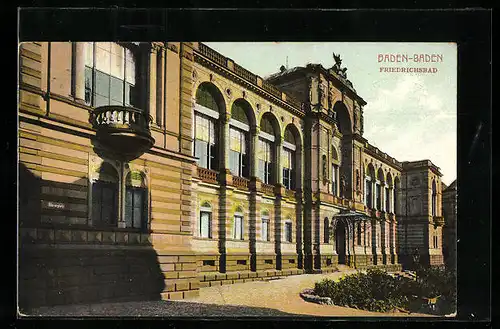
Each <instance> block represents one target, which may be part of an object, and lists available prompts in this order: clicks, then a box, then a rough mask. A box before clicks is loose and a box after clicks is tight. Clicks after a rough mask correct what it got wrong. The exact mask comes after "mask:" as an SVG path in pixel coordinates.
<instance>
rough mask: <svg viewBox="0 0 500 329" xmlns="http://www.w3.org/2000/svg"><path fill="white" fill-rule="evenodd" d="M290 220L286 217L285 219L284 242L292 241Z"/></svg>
mask: <svg viewBox="0 0 500 329" xmlns="http://www.w3.org/2000/svg"><path fill="white" fill-rule="evenodd" d="M292 235H293V234H292V220H291V219H287V220H286V221H285V241H286V242H292V241H293V237H292Z"/></svg>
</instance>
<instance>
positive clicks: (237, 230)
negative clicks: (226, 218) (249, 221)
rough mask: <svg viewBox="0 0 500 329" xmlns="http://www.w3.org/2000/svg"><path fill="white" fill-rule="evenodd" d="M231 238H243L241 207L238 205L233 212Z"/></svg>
mask: <svg viewBox="0 0 500 329" xmlns="http://www.w3.org/2000/svg"><path fill="white" fill-rule="evenodd" d="M232 235H233V239H235V240H243V239H244V236H243V209H242V208H241V207H238V208H237V209H236V211H235V213H234V223H233V234H232Z"/></svg>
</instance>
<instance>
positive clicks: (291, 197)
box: [285, 189, 295, 200]
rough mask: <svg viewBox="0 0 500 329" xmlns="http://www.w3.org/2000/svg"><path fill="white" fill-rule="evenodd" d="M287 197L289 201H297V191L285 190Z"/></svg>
mask: <svg viewBox="0 0 500 329" xmlns="http://www.w3.org/2000/svg"><path fill="white" fill-rule="evenodd" d="M285 196H286V197H287V198H289V199H293V200H295V191H294V190H289V189H285Z"/></svg>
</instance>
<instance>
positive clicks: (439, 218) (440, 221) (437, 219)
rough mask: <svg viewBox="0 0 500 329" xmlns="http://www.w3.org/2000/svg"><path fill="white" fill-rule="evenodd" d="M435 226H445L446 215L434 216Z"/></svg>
mask: <svg viewBox="0 0 500 329" xmlns="http://www.w3.org/2000/svg"><path fill="white" fill-rule="evenodd" d="M433 221H434V225H435V226H443V225H444V217H443V216H434V217H433Z"/></svg>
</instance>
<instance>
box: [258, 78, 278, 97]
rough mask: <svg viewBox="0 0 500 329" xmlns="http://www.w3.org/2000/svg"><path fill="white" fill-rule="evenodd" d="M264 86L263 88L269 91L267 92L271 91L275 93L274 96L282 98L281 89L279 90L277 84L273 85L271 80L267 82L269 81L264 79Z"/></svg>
mask: <svg viewBox="0 0 500 329" xmlns="http://www.w3.org/2000/svg"><path fill="white" fill-rule="evenodd" d="M262 88H263V89H264V90H265V91H267V92H269V93H271V94H273V95H274V96H276V97H278V98H279V99H281V91H279V89H278V88H276V87H275V86H273V85H272V84H270V83H269V82H267V81H263V82H262Z"/></svg>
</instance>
